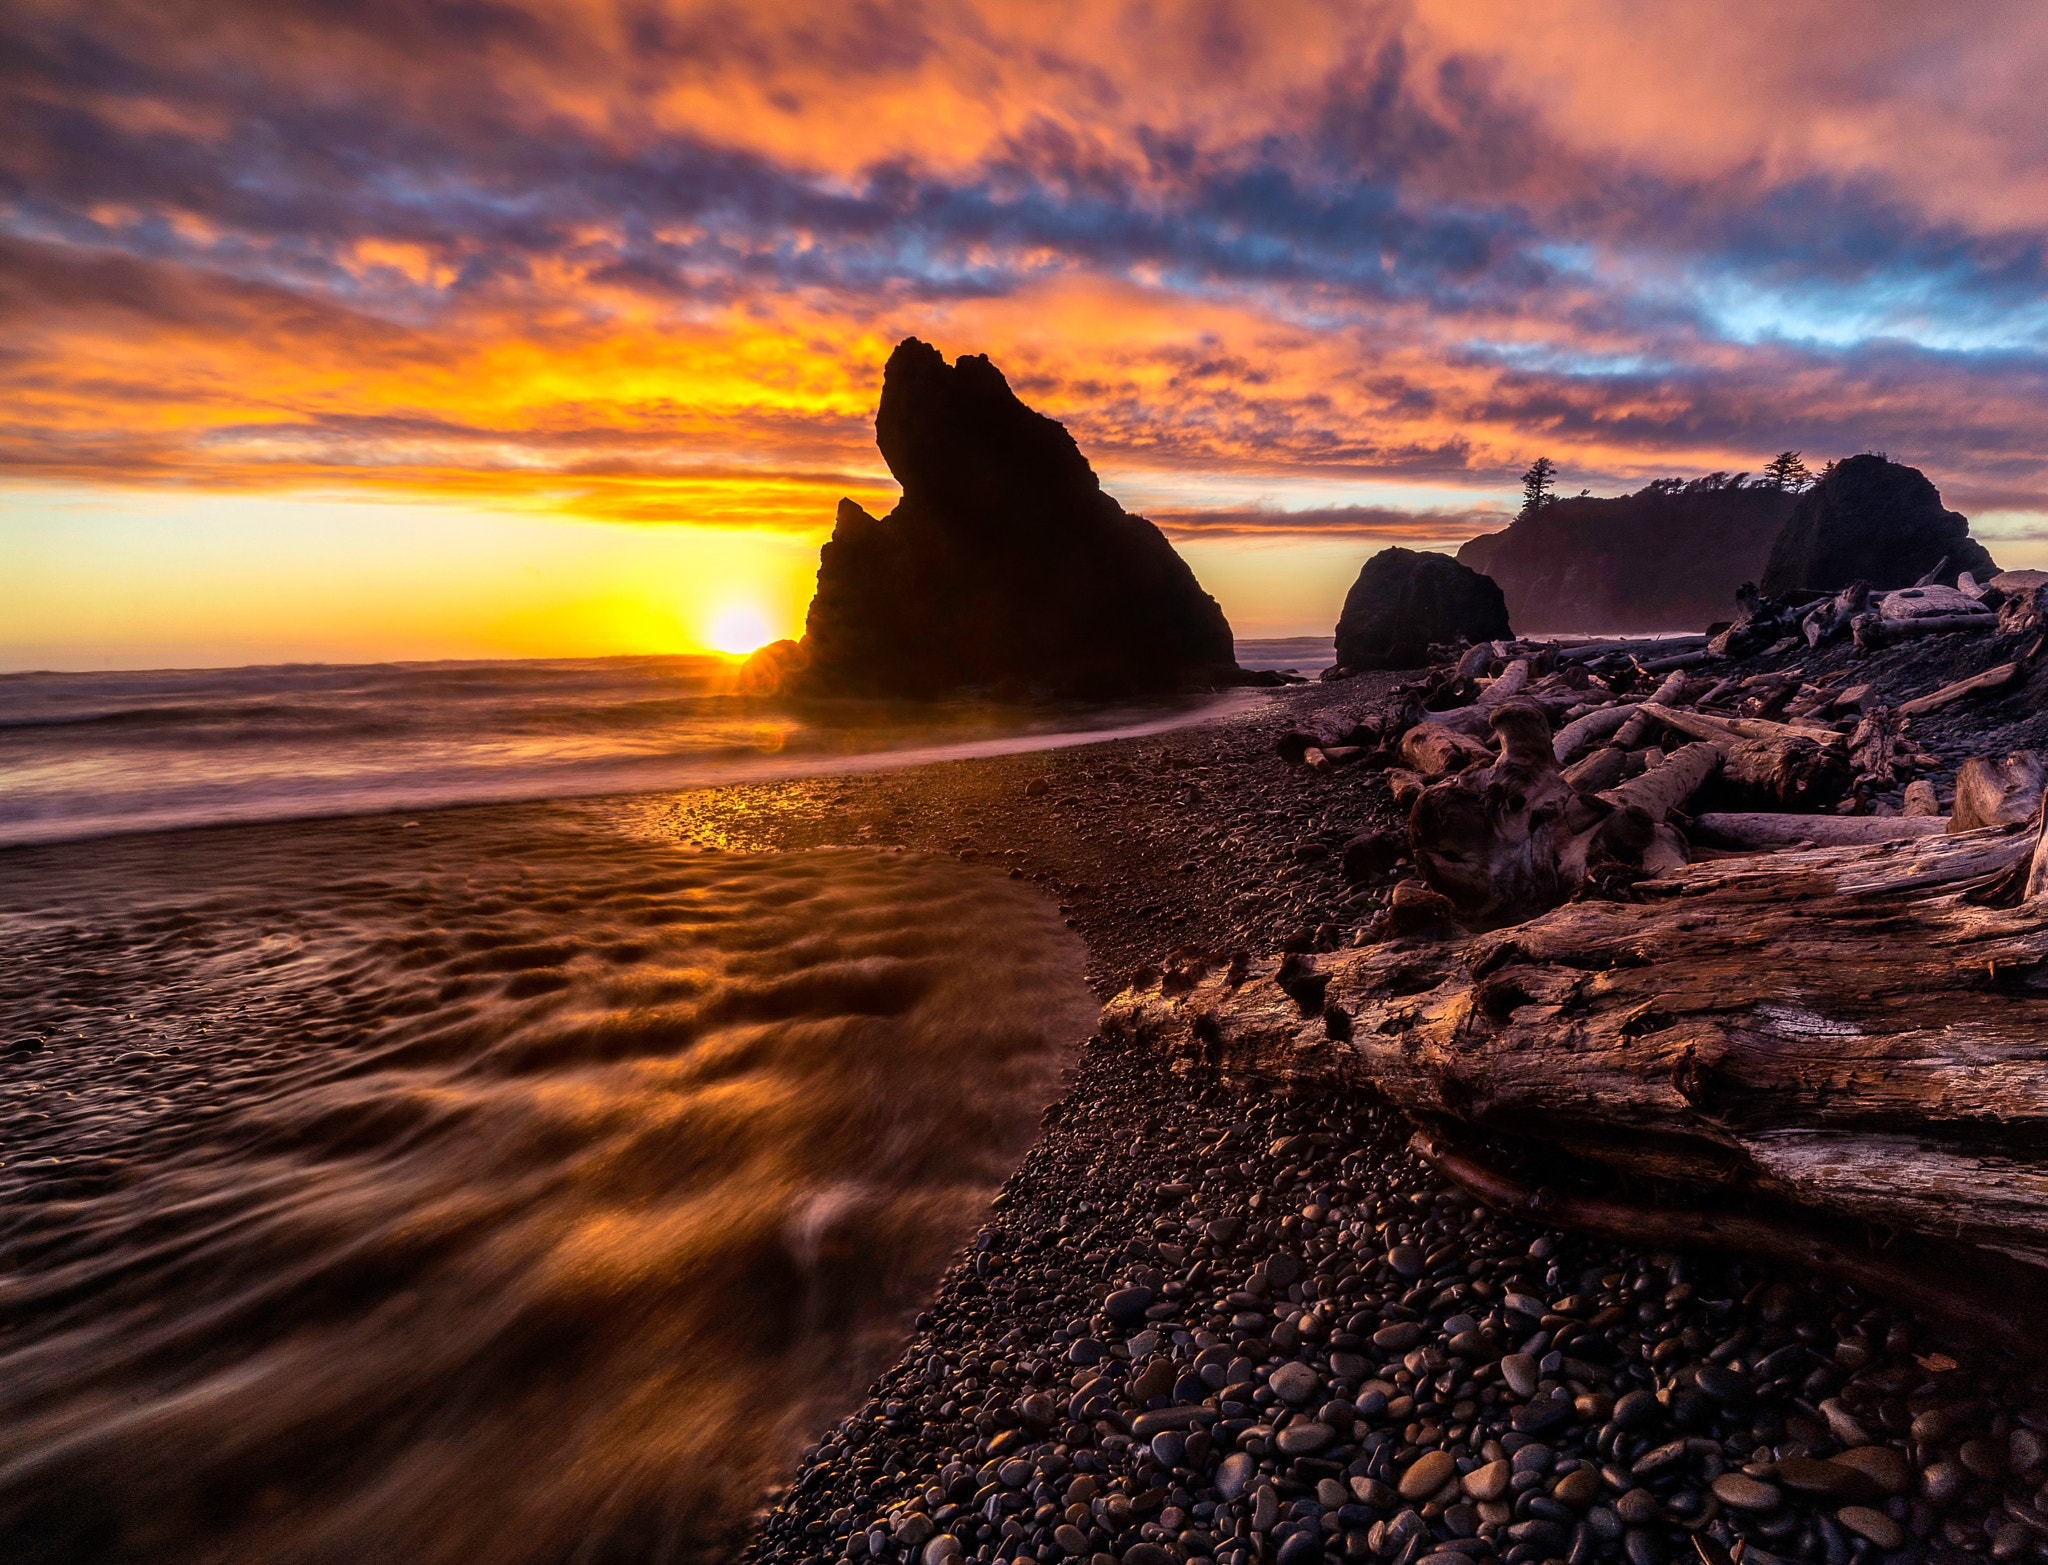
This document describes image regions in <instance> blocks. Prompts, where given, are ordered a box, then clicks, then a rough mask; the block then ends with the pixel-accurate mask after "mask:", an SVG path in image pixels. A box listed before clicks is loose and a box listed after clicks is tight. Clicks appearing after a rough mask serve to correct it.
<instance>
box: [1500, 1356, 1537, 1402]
mask: <svg viewBox="0 0 2048 1565" xmlns="http://www.w3.org/2000/svg"><path fill="white" fill-rule="evenodd" d="M1500 1378H1501V1379H1502V1380H1503V1381H1505V1382H1506V1383H1507V1388H1508V1390H1510V1391H1512V1392H1514V1394H1515V1395H1516V1396H1518V1397H1533V1396H1534V1395H1535V1394H1536V1382H1537V1380H1538V1378H1539V1377H1538V1374H1537V1364H1536V1360H1535V1358H1534V1357H1533V1356H1532V1355H1530V1354H1527V1353H1510V1354H1509V1355H1508V1356H1507V1357H1506V1358H1504V1359H1502V1360H1501V1361H1500Z"/></svg>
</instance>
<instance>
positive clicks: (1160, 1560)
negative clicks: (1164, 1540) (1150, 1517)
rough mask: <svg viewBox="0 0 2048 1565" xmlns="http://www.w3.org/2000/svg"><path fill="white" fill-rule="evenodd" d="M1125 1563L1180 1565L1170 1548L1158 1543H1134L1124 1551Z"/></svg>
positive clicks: (1125, 1564)
mask: <svg viewBox="0 0 2048 1565" xmlns="http://www.w3.org/2000/svg"><path fill="white" fill-rule="evenodd" d="M1123 1561H1124V1565H1180V1562H1179V1561H1178V1560H1176V1559H1175V1558H1174V1557H1173V1554H1172V1552H1171V1551H1170V1550H1168V1549H1165V1548H1162V1547H1161V1546H1160V1545H1158V1544H1156V1543H1134V1544H1132V1545H1131V1546H1130V1547H1129V1548H1128V1549H1125V1550H1124V1552H1123Z"/></svg>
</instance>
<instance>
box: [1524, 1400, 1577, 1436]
mask: <svg viewBox="0 0 2048 1565" xmlns="http://www.w3.org/2000/svg"><path fill="white" fill-rule="evenodd" d="M1572 1417H1573V1414H1572V1405H1571V1403H1569V1402H1565V1401H1561V1400H1559V1399H1558V1398H1557V1397H1538V1398H1537V1399H1536V1400H1535V1401H1534V1402H1524V1403H1523V1404H1522V1405H1521V1406H1520V1407H1518V1408H1516V1409H1515V1411H1514V1413H1513V1415H1512V1416H1511V1417H1510V1418H1509V1420H1508V1422H1509V1423H1511V1424H1513V1425H1514V1426H1515V1432H1516V1433H1517V1434H1523V1435H1540V1434H1542V1433H1544V1431H1546V1430H1550V1429H1555V1428H1557V1427H1558V1426H1559V1425H1560V1424H1568V1423H1570V1422H1571V1421H1572Z"/></svg>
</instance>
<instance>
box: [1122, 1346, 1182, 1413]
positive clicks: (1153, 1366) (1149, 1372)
mask: <svg viewBox="0 0 2048 1565" xmlns="http://www.w3.org/2000/svg"><path fill="white" fill-rule="evenodd" d="M1132 1356H1133V1357H1134V1358H1135V1357H1136V1355H1135V1354H1133V1355H1132ZM1173 1379H1174V1375H1173V1361H1172V1360H1171V1359H1154V1360H1153V1361H1152V1362H1151V1363H1149V1364H1147V1365H1146V1366H1145V1367H1144V1368H1143V1369H1142V1370H1140V1371H1139V1372H1138V1373H1137V1374H1136V1375H1135V1376H1133V1377H1132V1379H1131V1383H1130V1384H1131V1400H1132V1401H1133V1402H1136V1403H1137V1404H1138V1405H1139V1406H1140V1407H1142V1406H1144V1405H1145V1404H1146V1403H1147V1402H1150V1401H1151V1400H1152V1399H1153V1398H1154V1397H1163V1396H1165V1395H1166V1394H1167V1393H1168V1392H1169V1391H1171V1390H1172V1389H1173Z"/></svg>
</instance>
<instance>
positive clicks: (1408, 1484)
mask: <svg viewBox="0 0 2048 1565" xmlns="http://www.w3.org/2000/svg"><path fill="white" fill-rule="evenodd" d="M1457 1475H1458V1462H1457V1458H1455V1457H1454V1456H1452V1455H1451V1453H1450V1452H1448V1451H1431V1452H1429V1453H1428V1454H1427V1455H1426V1456H1419V1457H1417V1458H1416V1459H1415V1461H1414V1462H1413V1463H1411V1464H1410V1465H1409V1468H1408V1470H1407V1471H1406V1472H1404V1473H1403V1474H1402V1475H1401V1486H1400V1487H1401V1498H1402V1499H1404V1500H1426V1499H1428V1498H1429V1497H1430V1496H1431V1495H1433V1494H1435V1493H1436V1492H1437V1490H1439V1489H1441V1488H1442V1487H1443V1486H1444V1485H1445V1484H1447V1483H1449V1482H1450V1481H1451V1479H1453V1478H1455V1477H1456V1476H1457Z"/></svg>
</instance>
